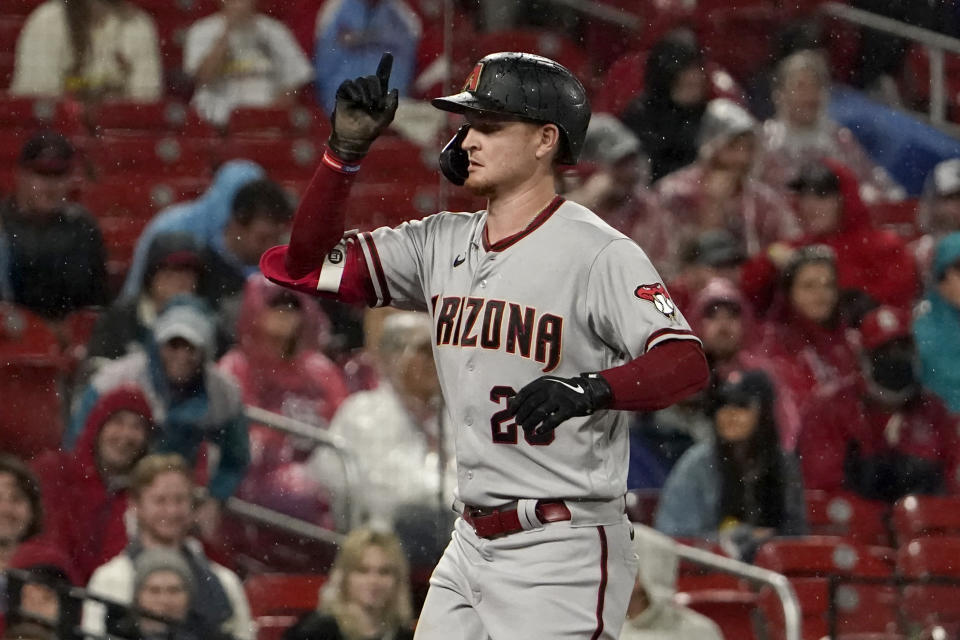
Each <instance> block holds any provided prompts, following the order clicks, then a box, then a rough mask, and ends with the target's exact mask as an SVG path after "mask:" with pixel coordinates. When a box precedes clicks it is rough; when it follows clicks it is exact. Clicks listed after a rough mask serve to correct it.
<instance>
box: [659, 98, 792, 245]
mask: <svg viewBox="0 0 960 640" xmlns="http://www.w3.org/2000/svg"><path fill="white" fill-rule="evenodd" d="M756 128H757V121H756V120H754V119H753V116H751V115H750V114H749V113H747V112H746V111H745V110H744V109H743V108H742V107H740V105H738V104H736V103H735V102H733V101H731V100H727V99H726V98H718V99H716V100H712V101H710V103H709V104H708V105H707V110H706V113H704V116H703V119H702V121H701V123H700V133H699V136H698V138H697V160H696V162H694V163H693V164H692V165H690V166H688V167H684V168H682V169H678V170H677V171H674V172H673V173H670V174H669V175H667V176H664V178H663V179H662V180H660V181H659V182H658V183H657V193H658V195H659V196H660V202H661V204H662V205H663V207H664V208H665V209H666V210H667V211H668V212H669V215H670V223H669V226H670V228H671V231H672V233H673V234H680V236H681V241H682V238H683V237H693V236H695V235H696V234H697V232H700V231H706V230H709V229H725V230H727V231H729V232H730V233H731V234H733V236H734V238H736V239H737V240H738V241H739V243H740V245H741V246H742V247H744V249H745V250H746V252H747V254H748V255H754V254H756V253H759V251H760V250H761V249H762V248H763V247H766V246H767V245H769V244H771V243H773V242H776V241H778V240H790V239H793V238H795V237H796V236H798V235H799V233H800V228H799V225H798V224H797V221H796V219H795V218H794V216H793V212H792V211H791V210H790V205H789V204H788V203H787V202H786V201H785V200H784V199H783V198H782V197H781V196H780V195H779V194H778V193H777V192H776V191H774V190H773V189H772V188H770V187H769V186H767V185H765V184H763V183H761V182H760V181H758V180H756V179H755V178H753V177H752V175H751V172H752V170H753V166H754V159H755V158H756V144H757V139H756V138H757V136H756Z"/></svg>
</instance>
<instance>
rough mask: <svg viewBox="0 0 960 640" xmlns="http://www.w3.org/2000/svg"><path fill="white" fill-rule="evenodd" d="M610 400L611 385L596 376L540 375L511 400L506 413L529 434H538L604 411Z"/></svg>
mask: <svg viewBox="0 0 960 640" xmlns="http://www.w3.org/2000/svg"><path fill="white" fill-rule="evenodd" d="M612 401H613V392H612V391H611V389H610V385H609V384H607V381H606V380H604V379H603V377H602V376H600V374H597V373H585V374H581V375H579V376H576V377H574V378H559V377H557V376H543V377H541V378H537V379H536V380H534V381H533V382H531V383H530V384H528V385H527V386H525V387H524V388H522V389H520V391H519V392H518V393H517V394H516V395H515V396H513V397H512V398H510V400H509V401H508V402H507V411H508V412H509V413H510V415H511V416H513V418H514V421H515V422H516V423H517V424H518V425H520V427H522V428H523V430H524V431H526V432H528V433H533V434H535V435H540V434H543V433H547V432H549V431H552V430H554V429H556V428H557V427H558V426H559V425H560V424H561V423H563V422H565V421H566V420H569V419H570V418H575V417H578V416H588V415H590V414H592V413H593V412H594V411H599V410H600V409H605V408H607V407H609V406H610V403H611V402H612Z"/></svg>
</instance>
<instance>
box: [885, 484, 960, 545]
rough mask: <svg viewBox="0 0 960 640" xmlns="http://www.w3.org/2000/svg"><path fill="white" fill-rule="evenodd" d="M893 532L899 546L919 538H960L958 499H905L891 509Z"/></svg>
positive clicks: (907, 497) (917, 496) (911, 497)
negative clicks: (958, 536)
mask: <svg viewBox="0 0 960 640" xmlns="http://www.w3.org/2000/svg"><path fill="white" fill-rule="evenodd" d="M893 529H894V532H895V533H896V537H897V540H898V541H899V543H900V544H901V545H903V543H904V542H906V541H907V540H912V539H913V538H917V537H920V536H937V535H960V497H945V496H919V495H911V496H905V497H903V498H901V499H900V500H898V501H897V503H896V504H895V505H894V506H893Z"/></svg>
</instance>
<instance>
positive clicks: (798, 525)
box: [656, 371, 806, 558]
mask: <svg viewBox="0 0 960 640" xmlns="http://www.w3.org/2000/svg"><path fill="white" fill-rule="evenodd" d="M716 398H717V400H716V409H715V412H714V415H713V421H714V427H715V429H716V438H715V439H714V440H713V441H710V442H704V443H701V444H698V445H696V446H694V447H693V448H691V449H690V450H689V451H687V453H685V454H684V456H683V457H682V458H681V459H680V461H679V462H678V463H677V465H676V466H675V467H674V468H673V471H672V472H671V473H670V477H669V478H668V479H667V484H666V486H665V487H664V489H663V492H662V493H661V497H660V504H659V507H658V509H657V515H656V528H657V529H658V530H659V531H662V532H663V533H666V534H667V535H671V536H695V537H704V538H714V537H717V535H718V534H719V535H720V538H721V542H729V543H731V544H732V550H733V551H734V552H735V555H737V556H739V557H742V558H749V557H751V556H752V554H753V552H754V551H755V550H756V549H757V548H758V547H759V546H760V544H761V543H762V542H763V541H764V540H766V539H768V538H770V537H771V536H774V535H802V534H804V533H806V512H805V509H806V507H805V503H804V499H803V481H802V480H801V476H800V468H799V465H798V464H797V461H796V459H795V458H794V457H792V456H790V455H789V454H786V453H784V452H783V450H782V449H781V448H780V445H779V437H778V430H777V424H776V418H775V416H774V403H775V397H774V391H773V385H772V384H771V383H770V380H769V378H767V376H766V375H765V374H763V373H761V372H759V371H746V372H742V373H741V372H736V373H734V374H732V375H731V376H730V377H729V378H728V380H727V381H726V382H725V383H724V384H723V386H722V387H720V389H719V390H718V391H717V396H716Z"/></svg>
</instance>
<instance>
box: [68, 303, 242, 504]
mask: <svg viewBox="0 0 960 640" xmlns="http://www.w3.org/2000/svg"><path fill="white" fill-rule="evenodd" d="M213 346H214V325H213V321H212V320H211V318H210V314H209V313H208V312H207V311H206V309H205V305H204V303H203V302H202V301H201V300H200V299H198V298H196V297H194V296H179V297H177V298H174V299H173V300H171V301H170V303H169V304H168V305H167V307H166V308H165V309H164V310H163V312H162V313H161V314H160V316H159V317H158V318H157V321H156V323H155V324H154V327H153V340H152V341H151V342H150V343H149V344H148V345H147V348H146V350H145V351H143V352H136V353H132V354H130V355H127V356H124V357H123V358H120V359H119V360H113V361H110V362H108V363H106V364H105V365H104V366H103V367H102V368H101V369H100V370H99V371H97V373H96V374H95V375H94V376H93V378H92V379H91V381H90V384H89V385H88V387H87V389H86V390H85V391H84V392H83V395H82V397H81V398H80V402H79V404H78V406H77V408H76V409H75V411H74V412H73V416H72V418H71V422H70V426H69V427H68V430H67V434H66V437H65V445H66V447H67V448H72V447H73V445H74V444H75V442H76V438H77V436H78V435H79V433H80V431H81V430H82V427H83V424H84V423H85V421H86V419H87V414H88V413H89V412H90V410H91V408H92V407H93V406H94V405H95V404H96V402H97V400H98V398H100V397H101V396H102V395H103V394H105V393H107V392H108V391H110V390H111V389H114V388H116V387H117V386H120V385H130V384H133V385H136V386H137V387H139V388H140V389H142V390H143V392H144V395H146V397H147V400H148V402H149V404H150V408H151V410H152V412H153V416H154V419H155V421H156V424H157V429H156V430H155V432H154V438H153V441H152V442H151V443H150V449H151V451H152V452H160V453H179V454H180V455H182V456H183V457H185V458H186V459H187V460H188V461H190V462H191V463H194V462H195V461H196V459H197V456H198V454H199V452H200V448H201V444H202V443H204V442H208V443H211V444H215V445H216V446H217V447H218V449H219V460H218V462H217V465H216V468H215V469H212V470H211V471H210V481H209V483H208V490H209V493H210V496H211V497H212V498H214V499H215V500H216V501H217V502H223V501H224V500H226V499H227V498H229V497H230V496H231V495H232V494H233V493H234V491H235V490H236V488H237V486H238V485H239V484H240V481H241V480H242V479H243V475H244V473H245V471H246V468H247V465H248V464H249V462H250V445H249V440H248V437H247V424H246V421H245V419H244V416H243V404H242V402H241V396H240V389H239V388H238V387H237V385H236V383H234V382H233V380H232V379H230V378H229V377H228V376H227V375H226V374H223V373H221V372H220V371H219V370H218V369H217V368H216V366H214V364H213V362H212V361H211V355H212V352H213ZM213 521H215V518H212V519H211V522H213Z"/></svg>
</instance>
